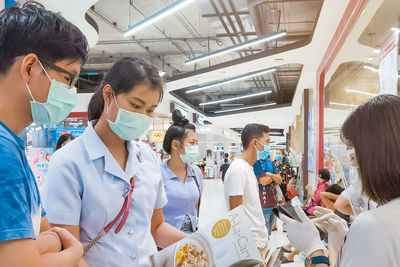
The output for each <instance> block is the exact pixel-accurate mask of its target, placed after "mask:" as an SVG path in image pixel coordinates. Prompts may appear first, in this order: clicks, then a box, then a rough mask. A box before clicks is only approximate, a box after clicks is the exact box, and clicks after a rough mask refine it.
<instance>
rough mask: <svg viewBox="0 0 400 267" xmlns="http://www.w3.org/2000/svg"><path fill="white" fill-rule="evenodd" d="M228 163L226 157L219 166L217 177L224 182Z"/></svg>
mask: <svg viewBox="0 0 400 267" xmlns="http://www.w3.org/2000/svg"><path fill="white" fill-rule="evenodd" d="M229 166H230V164H229V163H228V158H224V164H222V165H221V167H219V177H220V178H221V179H222V182H224V179H225V174H226V171H227V170H228V168H229Z"/></svg>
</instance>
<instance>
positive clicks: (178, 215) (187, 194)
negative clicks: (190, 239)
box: [161, 110, 203, 234]
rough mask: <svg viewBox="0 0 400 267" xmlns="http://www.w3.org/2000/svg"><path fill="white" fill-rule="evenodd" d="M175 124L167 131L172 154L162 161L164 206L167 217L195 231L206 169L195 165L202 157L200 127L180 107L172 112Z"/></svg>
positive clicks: (166, 140) (166, 147) (166, 148)
mask: <svg viewBox="0 0 400 267" xmlns="http://www.w3.org/2000/svg"><path fill="white" fill-rule="evenodd" d="M172 121H173V123H174V124H173V125H171V126H170V127H169V128H168V130H167V132H166V133H165V138H164V142H163V148H164V151H165V152H167V153H168V154H169V155H171V158H170V159H169V160H167V161H164V163H163V164H162V165H161V173H162V179H163V184H164V188H165V192H166V194H167V199H168V203H167V204H166V205H165V206H164V207H163V212H164V217H165V221H166V222H167V223H169V224H171V225H172V226H174V227H175V228H176V229H180V230H181V231H183V232H185V233H187V234H191V233H193V232H195V231H196V230H197V225H198V209H199V204H200V198H201V192H202V190H203V173H202V172H201V170H200V168H199V167H197V166H195V165H192V164H191V163H192V162H195V161H197V160H198V158H199V148H198V146H197V145H198V142H199V141H198V138H197V133H196V127H195V126H194V125H193V124H191V123H189V121H188V120H187V119H186V118H185V117H183V116H182V114H181V112H180V111H179V110H174V112H173V113H172Z"/></svg>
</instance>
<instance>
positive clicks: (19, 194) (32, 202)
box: [0, 121, 45, 242]
mask: <svg viewBox="0 0 400 267" xmlns="http://www.w3.org/2000/svg"><path fill="white" fill-rule="evenodd" d="M40 205H41V204H40V195H39V190H38V186H37V183H36V180H35V177H34V175H33V173H32V170H31V168H30V167H29V164H28V160H27V158H26V155H25V142H24V141H23V140H22V139H21V138H19V137H18V136H16V135H15V134H14V133H13V132H12V131H11V130H10V129H9V128H8V127H7V126H6V125H4V124H3V123H2V122H1V121H0V211H1V216H0V242H2V241H7V240H14V239H25V238H35V232H34V229H33V222H32V217H34V215H35V214H36V213H38V210H39V206H40ZM41 216H42V217H43V216H45V212H44V210H43V209H42V213H41Z"/></svg>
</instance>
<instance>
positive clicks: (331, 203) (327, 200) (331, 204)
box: [320, 192, 339, 211]
mask: <svg viewBox="0 0 400 267" xmlns="http://www.w3.org/2000/svg"><path fill="white" fill-rule="evenodd" d="M320 197H321V201H322V203H324V205H325V206H326V207H327V208H328V209H330V210H332V211H335V201H336V200H337V199H338V197H339V195H335V194H333V193H331V192H322V193H321V194H320Z"/></svg>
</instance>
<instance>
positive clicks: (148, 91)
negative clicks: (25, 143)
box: [44, 58, 186, 267]
mask: <svg viewBox="0 0 400 267" xmlns="http://www.w3.org/2000/svg"><path fill="white" fill-rule="evenodd" d="M162 90H163V88H162V81H161V77H160V76H159V74H158V71H157V69H155V68H154V67H153V66H151V65H149V64H147V63H146V62H145V61H143V60H141V59H137V58H124V59H121V60H119V61H118V62H117V63H115V65H114V66H113V67H112V68H111V69H110V71H109V72H108V73H107V74H106V76H105V78H104V80H103V82H102V84H101V86H100V88H99V89H98V90H97V91H96V92H95V94H94V95H93V97H92V99H91V101H90V104H89V110H88V115H89V120H90V123H89V126H88V128H87V129H86V130H85V132H84V133H83V134H82V136H80V137H79V138H77V139H75V140H74V141H72V142H71V143H70V144H68V146H65V147H63V148H62V149H60V150H59V151H57V152H56V153H55V154H54V155H53V157H52V159H51V161H50V166H49V170H48V174H47V176H46V186H45V192H44V206H45V207H46V210H47V212H48V218H49V221H50V223H51V224H53V225H57V226H60V227H64V228H66V229H68V230H69V231H70V232H71V233H72V234H74V235H75V236H76V237H77V238H78V239H80V240H81V242H82V243H83V246H84V247H85V250H86V253H85V255H84V259H85V261H86V262H87V263H88V264H89V266H91V267H109V266H121V267H126V266H149V261H148V256H150V255H151V254H154V253H155V252H156V251H157V249H156V244H157V246H159V247H162V248H164V247H166V246H168V245H170V244H173V243H175V242H177V241H178V240H180V239H182V238H184V237H185V236H186V234H184V233H183V232H181V231H179V230H177V229H175V228H174V227H172V226H171V225H169V224H167V223H165V221H164V217H163V212H162V208H163V207H164V205H165V204H166V203H167V199H166V196H165V191H164V187H163V184H162V179H161V172H160V169H159V166H158V164H157V160H156V157H155V155H154V153H153V152H152V151H151V149H150V147H149V146H148V145H146V144H145V143H143V142H137V141H133V140H134V139H137V138H139V137H140V136H141V135H142V134H144V133H145V132H146V130H147V129H148V128H149V126H150V123H151V122H152V119H151V116H152V115H153V112H154V110H155V109H156V107H157V105H158V103H159V101H160V99H161V98H162Z"/></svg>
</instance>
